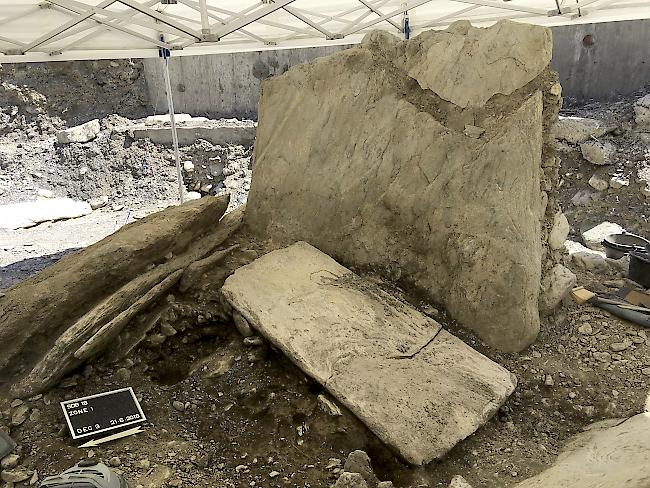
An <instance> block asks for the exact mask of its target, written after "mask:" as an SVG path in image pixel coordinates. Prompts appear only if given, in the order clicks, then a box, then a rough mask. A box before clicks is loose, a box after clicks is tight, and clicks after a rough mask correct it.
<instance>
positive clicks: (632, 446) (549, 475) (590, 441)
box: [516, 412, 650, 488]
mask: <svg viewBox="0 0 650 488" xmlns="http://www.w3.org/2000/svg"><path fill="white" fill-rule="evenodd" d="M649 459H650V413H649V412H645V413H641V414H638V415H635V416H634V417H630V418H628V419H618V420H616V419H613V420H603V421H602V422H597V423H596V424H594V425H592V426H591V428H590V429H589V430H587V431H586V432H582V433H580V434H578V435H577V436H575V437H574V438H573V439H572V440H571V441H570V442H569V443H568V444H567V445H566V446H565V448H564V449H562V452H560V454H559V455H558V457H557V460H556V461H555V463H553V466H552V467H550V468H549V469H547V470H546V471H542V472H541V473H540V474H538V475H537V476H534V477H532V478H528V479H527V480H525V481H523V482H521V483H519V484H518V485H516V488H559V487H562V488H623V487H625V488H647V487H648V486H650V462H648V460H649Z"/></svg>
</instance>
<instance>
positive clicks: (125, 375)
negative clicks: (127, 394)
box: [115, 368, 131, 383]
mask: <svg viewBox="0 0 650 488" xmlns="http://www.w3.org/2000/svg"><path fill="white" fill-rule="evenodd" d="M115 379H116V380H117V381H119V382H120V383H124V382H126V381H129V380H130V379H131V371H129V370H128V369H126V368H120V369H118V370H117V371H115Z"/></svg>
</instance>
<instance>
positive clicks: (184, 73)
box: [144, 20, 650, 119]
mask: <svg viewBox="0 0 650 488" xmlns="http://www.w3.org/2000/svg"><path fill="white" fill-rule="evenodd" d="M552 30H553V60H552V63H551V67H552V68H553V69H554V70H556V71H558V73H559V74H560V83H561V84H562V87H563V95H564V96H565V97H566V98H569V99H571V100H573V101H577V102H581V101H586V100H588V99H592V98H593V99H596V100H611V99H614V98H616V97H618V96H621V95H630V94H632V93H634V92H635V91H637V90H639V89H641V88H642V87H643V86H644V85H645V84H647V83H648V81H649V80H650V50H648V49H647V46H650V20H635V21H625V22H609V23H603V24H583V25H570V26H559V27H554V28H553V29H552ZM586 36H591V37H587V38H586ZM347 47H349V46H332V47H318V48H309V49H287V50H280V51H264V52H249V53H236V54H215V55H208V56H187V57H178V58H172V61H171V63H170V65H169V67H170V71H171V78H172V84H173V87H174V105H175V108H176V110H177V111H178V112H185V113H189V114H192V115H195V116H199V115H207V116H210V117H239V118H253V119H256V118H257V102H258V100H259V94H260V82H261V80H263V79H265V78H267V77H269V76H273V75H278V74H282V73H284V72H285V71H286V70H287V69H288V68H289V67H290V66H293V65H295V64H300V63H305V62H308V61H311V60H312V59H315V58H318V57H322V56H326V55H328V54H332V53H334V52H337V51H340V50H342V49H346V48H347ZM144 66H145V76H146V79H147V83H148V86H149V96H150V100H151V104H152V105H153V107H154V109H155V110H156V112H157V113H163V112H166V110H167V100H166V98H165V90H164V84H163V78H162V66H161V64H160V61H159V60H158V59H146V60H144Z"/></svg>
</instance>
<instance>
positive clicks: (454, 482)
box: [449, 474, 472, 488]
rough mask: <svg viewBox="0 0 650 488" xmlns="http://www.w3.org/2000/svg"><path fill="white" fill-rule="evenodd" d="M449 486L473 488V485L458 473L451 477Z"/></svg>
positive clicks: (453, 487)
mask: <svg viewBox="0 0 650 488" xmlns="http://www.w3.org/2000/svg"><path fill="white" fill-rule="evenodd" d="M449 488H472V485H470V484H469V483H468V482H467V481H466V480H465V478H463V477H462V476H461V475H459V474H457V475H456V476H454V477H453V478H452V479H451V483H449Z"/></svg>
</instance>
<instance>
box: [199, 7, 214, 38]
mask: <svg viewBox="0 0 650 488" xmlns="http://www.w3.org/2000/svg"><path fill="white" fill-rule="evenodd" d="M199 10H200V11H201V32H202V33H203V34H204V35H205V34H210V33H211V32H210V20H209V18H208V3H207V0H199Z"/></svg>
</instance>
